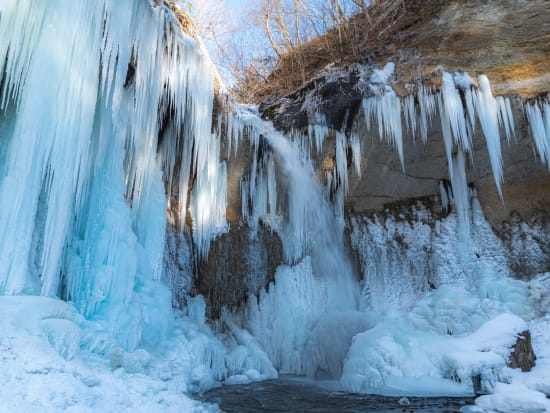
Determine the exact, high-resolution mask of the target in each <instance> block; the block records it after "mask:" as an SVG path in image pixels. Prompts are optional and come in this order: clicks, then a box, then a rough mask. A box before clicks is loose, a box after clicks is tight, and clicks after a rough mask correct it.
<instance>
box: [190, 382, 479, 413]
mask: <svg viewBox="0 0 550 413" xmlns="http://www.w3.org/2000/svg"><path fill="white" fill-rule="evenodd" d="M201 400H202V401H206V402H209V403H217V404H218V405H219V406H220V408H221V409H222V410H223V411H224V412H227V413H253V412H254V413H257V412H263V413H275V412H311V413H325V412H326V413H329V412H340V413H352V412H353V413H356V412H357V413H359V412H377V413H385V412H419V413H420V412H422V413H436V412H437V413H441V412H448V413H454V412H460V408H461V407H463V406H465V405H468V404H473V399H471V398H426V397H410V398H408V399H403V400H400V399H399V398H395V397H382V396H376V395H366V394H351V393H344V392H341V391H338V390H337V388H336V387H335V385H333V384H331V383H329V384H327V383H326V382H318V383H316V382H312V381H307V380H305V379H301V378H294V377H283V378H281V379H279V380H268V381H264V382H260V383H250V384H245V385H232V386H222V387H218V388H216V389H212V390H209V391H207V392H205V393H204V394H203V395H202V396H201ZM407 401H408V402H410V404H407Z"/></svg>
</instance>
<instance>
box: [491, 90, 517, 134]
mask: <svg viewBox="0 0 550 413" xmlns="http://www.w3.org/2000/svg"><path fill="white" fill-rule="evenodd" d="M496 101H497V105H498V123H499V125H500V126H502V127H503V128H504V132H505V134H506V142H508V144H510V143H511V141H512V137H513V136H515V134H516V127H515V125H514V115H513V112H512V105H511V104H510V99H509V98H504V97H502V96H497V97H496Z"/></svg>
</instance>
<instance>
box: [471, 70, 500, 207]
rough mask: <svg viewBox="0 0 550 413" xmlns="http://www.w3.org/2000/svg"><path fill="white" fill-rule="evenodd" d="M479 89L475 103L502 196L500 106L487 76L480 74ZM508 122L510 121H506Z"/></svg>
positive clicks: (496, 182) (498, 188)
mask: <svg viewBox="0 0 550 413" xmlns="http://www.w3.org/2000/svg"><path fill="white" fill-rule="evenodd" d="M478 82H479V89H478V90H477V91H476V94H475V105H476V108H477V114H478V117H479V121H480V123H481V128H482V129H483V134H484V135H485V141H486V142H487V150H488V151H489V159H490V160H491V167H492V169H493V177H494V179H495V184H496V186H497V190H498V194H499V195H500V197H501V198H502V173H503V167H502V154H501V149H500V133H499V126H498V124H499V122H498V118H499V106H498V104H497V100H496V99H495V98H494V97H493V94H492V93H491V85H490V83H489V79H487V76H485V75H480V76H478ZM506 124H508V123H506Z"/></svg>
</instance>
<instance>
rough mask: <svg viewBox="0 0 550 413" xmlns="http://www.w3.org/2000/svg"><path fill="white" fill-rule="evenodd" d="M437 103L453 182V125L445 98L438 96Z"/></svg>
mask: <svg viewBox="0 0 550 413" xmlns="http://www.w3.org/2000/svg"><path fill="white" fill-rule="evenodd" d="M437 103H438V105H439V113H440V118H441V132H442V136H443V142H444V144H445V153H446V154H447V166H448V167H449V177H450V178H451V181H452V180H453V173H454V168H453V138H452V133H451V124H450V123H449V118H448V116H447V113H446V111H445V107H444V105H443V97H442V96H441V95H437Z"/></svg>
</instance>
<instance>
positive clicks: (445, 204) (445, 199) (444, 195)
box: [439, 181, 450, 211]
mask: <svg viewBox="0 0 550 413" xmlns="http://www.w3.org/2000/svg"><path fill="white" fill-rule="evenodd" d="M439 194H440V196H441V207H442V209H443V210H444V211H448V210H449V202H450V199H449V194H448V192H447V187H446V186H445V183H444V182H443V181H439Z"/></svg>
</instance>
